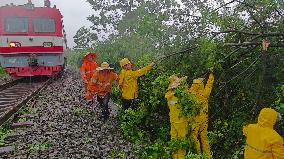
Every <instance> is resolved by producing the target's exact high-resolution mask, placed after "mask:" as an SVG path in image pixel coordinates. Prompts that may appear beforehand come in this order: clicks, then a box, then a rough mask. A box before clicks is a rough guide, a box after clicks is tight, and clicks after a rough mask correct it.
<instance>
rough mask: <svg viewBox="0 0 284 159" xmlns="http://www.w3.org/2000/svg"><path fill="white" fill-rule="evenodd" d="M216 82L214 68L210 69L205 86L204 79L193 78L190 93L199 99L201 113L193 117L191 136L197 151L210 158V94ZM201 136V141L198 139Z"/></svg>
mask: <svg viewBox="0 0 284 159" xmlns="http://www.w3.org/2000/svg"><path fill="white" fill-rule="evenodd" d="M213 82H214V75H213V68H212V69H210V74H209V78H208V81H207V83H206V85H205V86H204V83H203V79H201V78H198V79H195V80H193V84H192V85H191V87H190V88H189V93H191V94H192V95H194V96H195V97H196V99H197V104H198V106H199V107H200V113H199V114H198V115H197V116H195V117H193V123H192V130H191V137H192V140H193V142H194V144H195V149H196V151H197V153H199V154H201V153H204V154H206V155H207V157H208V158H209V159H210V158H212V157H211V152H210V145H209V142H208V139H207V128H208V98H209V96H210V93H211V90H212V86H213ZM198 137H200V141H199V139H198Z"/></svg>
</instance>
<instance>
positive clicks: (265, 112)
mask: <svg viewBox="0 0 284 159" xmlns="http://www.w3.org/2000/svg"><path fill="white" fill-rule="evenodd" d="M276 119H277V112H276V111H275V110H274V109H271V108H263V109H262V110H261V111H260V113H259V116H258V124H259V125H260V126H261V127H269V128H272V129H273V126H274V125H275V123H276Z"/></svg>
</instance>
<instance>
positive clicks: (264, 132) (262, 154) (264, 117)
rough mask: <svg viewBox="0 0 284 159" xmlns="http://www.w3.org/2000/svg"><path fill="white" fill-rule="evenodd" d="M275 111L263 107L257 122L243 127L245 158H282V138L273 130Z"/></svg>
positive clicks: (283, 151) (283, 149)
mask: <svg viewBox="0 0 284 159" xmlns="http://www.w3.org/2000/svg"><path fill="white" fill-rule="evenodd" d="M276 118H277V112H276V111H275V110H273V109H271V108H263V109H262V110H261V111H260V114H259V116H258V122H257V124H249V125H247V126H244V127H243V134H244V135H245V136H246V138H247V139H246V146H245V153H244V158H245V159H284V146H283V144H284V143H283V138H282V137H281V136H280V135H279V134H278V133H277V132H276V131H275V130H273V126H274V125H275V123H276Z"/></svg>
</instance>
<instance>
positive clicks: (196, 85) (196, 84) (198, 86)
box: [189, 79, 204, 92]
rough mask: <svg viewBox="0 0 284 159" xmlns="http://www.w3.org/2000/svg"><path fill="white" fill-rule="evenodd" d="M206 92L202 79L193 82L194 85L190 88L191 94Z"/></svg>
mask: <svg viewBox="0 0 284 159" xmlns="http://www.w3.org/2000/svg"><path fill="white" fill-rule="evenodd" d="M203 90H204V83H203V81H202V80H200V79H195V80H193V83H192V85H191V87H190V90H189V91H190V92H202V91H203Z"/></svg>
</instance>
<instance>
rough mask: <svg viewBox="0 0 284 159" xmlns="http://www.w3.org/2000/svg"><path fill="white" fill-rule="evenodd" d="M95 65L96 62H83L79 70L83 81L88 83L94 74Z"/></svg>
mask: <svg viewBox="0 0 284 159" xmlns="http://www.w3.org/2000/svg"><path fill="white" fill-rule="evenodd" d="M96 68H97V63H96V62H90V61H88V60H85V61H83V64H82V66H81V68H80V73H81V77H82V78H83V80H85V81H88V82H89V81H90V79H91V78H92V76H93V74H94V73H95V72H96Z"/></svg>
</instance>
